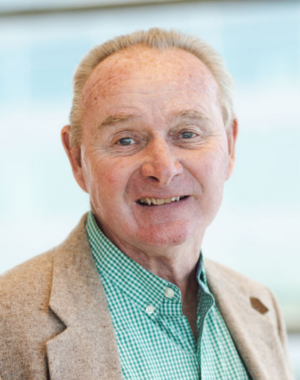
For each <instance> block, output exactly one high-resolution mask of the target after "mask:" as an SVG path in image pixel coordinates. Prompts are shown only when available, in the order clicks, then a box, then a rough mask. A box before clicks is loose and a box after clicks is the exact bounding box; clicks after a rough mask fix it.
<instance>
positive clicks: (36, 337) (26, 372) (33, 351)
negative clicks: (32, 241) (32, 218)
mask: <svg viewBox="0 0 300 380" xmlns="http://www.w3.org/2000/svg"><path fill="white" fill-rule="evenodd" d="M54 255H55V249H53V250H51V251H49V252H46V253H44V254H41V255H39V256H36V257H34V258H33V259H31V260H29V261H27V262H25V263H23V264H21V265H18V266H17V267H15V268H13V269H11V270H9V271H8V272H6V273H4V274H3V275H1V276H0V336H1V339H0V367H1V371H0V372H1V375H2V376H3V377H4V378H6V377H5V375H6V376H7V378H8V377H9V376H11V375H10V374H13V378H14V379H16V380H19V379H20V380H21V379H25V378H30V377H31V376H32V373H36V374H38V377H39V378H40V379H44V378H46V376H47V374H46V347H45V342H46V341H48V340H49V339H50V338H51V337H53V336H55V335H57V334H59V333H60V332H62V331H63V330H64V325H63V324H62V323H61V321H59V320H58V319H57V317H56V316H55V315H54V314H53V312H52V311H51V310H50V308H49V299H50V292H51V283H52V268H53V257H54ZM31 371H33V372H31ZM1 375H0V376H1ZM0 378H1V377H0Z"/></svg>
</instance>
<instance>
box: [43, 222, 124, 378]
mask: <svg viewBox="0 0 300 380" xmlns="http://www.w3.org/2000/svg"><path fill="white" fill-rule="evenodd" d="M85 220H86V215H84V216H83V218H82V219H81V221H80V222H79V225H78V226H77V227H76V228H75V229H74V230H73V232H72V233H71V234H70V235H69V237H68V238H67V239H66V241H65V242H64V243H62V244H61V245H60V246H59V247H58V248H57V251H56V253H55V256H54V264H53V283H52V290H51V296H50V302H49V304H50V308H51V310H52V311H53V312H54V313H55V314H56V316H57V317H58V318H59V319H60V320H61V321H62V322H63V323H64V324H65V325H66V330H64V331H63V332H62V333H61V334H59V335H58V336H56V337H54V338H53V339H51V340H49V341H48V342H47V356H48V364H49V372H50V375H51V379H55V380H60V379H64V380H66V379H71V378H72V380H81V379H83V378H86V379H89V380H96V379H99V378H101V379H107V380H109V379H116V380H121V379H122V373H121V365H120V360H119V355H118V349H117V342H116V338H115V334H114V329H113V325H112V321H111V318H110V313H109V310H108V306H107V301H106V297H105V292H104V289H103V286H102V283H101V281H100V278H99V274H98V272H97V269H96V267H95V264H94V259H93V257H92V253H91V249H90V246H89V242H88V238H87V235H86V231H85Z"/></svg>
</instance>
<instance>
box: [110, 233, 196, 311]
mask: <svg viewBox="0 0 300 380" xmlns="http://www.w3.org/2000/svg"><path fill="white" fill-rule="evenodd" d="M201 242H202V239H199V237H197V241H194V240H192V241H188V242H185V243H184V244H181V245H180V246H173V247H159V248H157V247H154V248H153V247H152V248H149V247H147V249H141V248H137V247H131V246H128V245H127V244H126V243H125V244H123V243H122V242H120V241H114V244H115V245H116V246H117V247H118V248H119V249H120V250H122V251H123V252H124V253H125V254H126V255H127V256H129V257H130V258H131V259H132V260H133V261H135V262H137V263H138V264H140V265H141V266H142V267H143V268H145V269H147V270H149V272H151V273H153V274H154V275H156V276H158V277H161V278H163V279H165V280H167V281H169V282H171V283H173V284H174V285H176V286H177V287H178V288H179V289H180V291H181V297H182V303H183V304H184V303H185V300H188V299H189V297H190V296H191V294H194V292H195V291H197V290H198V282H197V279H196V269H197V264H198V261H199V255H200V248H201Z"/></svg>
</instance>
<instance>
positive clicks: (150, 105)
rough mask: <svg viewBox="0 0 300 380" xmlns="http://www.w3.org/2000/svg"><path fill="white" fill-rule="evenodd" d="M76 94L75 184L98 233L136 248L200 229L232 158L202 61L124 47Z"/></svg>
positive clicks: (215, 205)
mask: <svg viewBox="0 0 300 380" xmlns="http://www.w3.org/2000/svg"><path fill="white" fill-rule="evenodd" d="M83 99H84V106H85V113H84V116H83V120H82V126H83V136H82V146H81V164H82V177H83V183H84V185H83V186H82V187H83V188H84V189H85V190H86V191H88V192H89V194H90V198H91V204H92V210H93V212H94V214H95V216H96V218H97V220H98V223H99V224H100V226H101V228H102V230H103V231H104V233H105V234H106V235H107V236H108V237H109V238H110V239H111V240H112V241H113V242H115V243H116V244H117V245H119V246H120V245H121V246H127V247H136V248H139V249H143V248H145V247H168V246H174V245H178V244H182V243H184V242H187V241H189V240H195V241H197V239H198V240H199V239H202V236H203V233H204V231H205V229H206V227H207V226H208V225H209V224H210V223H211V222H212V220H213V219H214V217H215V216H216V213H217V211H218V209H219V207H220V204H221V200H222V194H223V186H224V182H225V181H226V179H227V178H228V176H229V172H231V165H232V163H231V160H230V159H229V155H228V138H227V134H226V131H225V128H224V124H223V120H222V113H221V109H220V106H219V103H218V100H217V84H216V82H215V80H214V78H213V76H212V75H211V73H210V72H209V71H208V69H207V68H206V67H205V66H204V64H203V63H202V62H201V61H200V60H199V59H197V58H196V57H194V56H193V55H192V54H190V53H187V52H184V51H181V50H178V49H176V50H173V51H166V52H159V51H154V50H151V49H146V48H136V49H131V50H128V51H123V52H122V53H117V54H115V55H112V56H110V57H109V58H107V59H105V60H104V61H103V62H102V63H101V64H99V65H98V67H97V68H96V69H95V70H94V72H93V73H92V74H91V76H90V77H89V79H88V81H87V83H86V85H85V88H84V91H83ZM178 197H179V198H178ZM174 198H175V200H174ZM178 199H179V200H178ZM150 202H151V204H150V205H148V203H150ZM155 203H157V204H156V205H155ZM162 203H163V204H162Z"/></svg>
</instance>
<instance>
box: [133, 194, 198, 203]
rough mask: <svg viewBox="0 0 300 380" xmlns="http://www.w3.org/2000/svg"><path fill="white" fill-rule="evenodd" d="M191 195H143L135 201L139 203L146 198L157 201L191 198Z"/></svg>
mask: <svg viewBox="0 0 300 380" xmlns="http://www.w3.org/2000/svg"><path fill="white" fill-rule="evenodd" d="M190 196H191V195H190V194H176V195H161V194H160V195H159V196H155V195H142V196H140V197H139V198H138V199H136V200H135V202H136V203H138V202H139V200H140V199H145V198H150V199H151V198H155V199H168V198H177V197H180V198H181V197H190Z"/></svg>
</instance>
